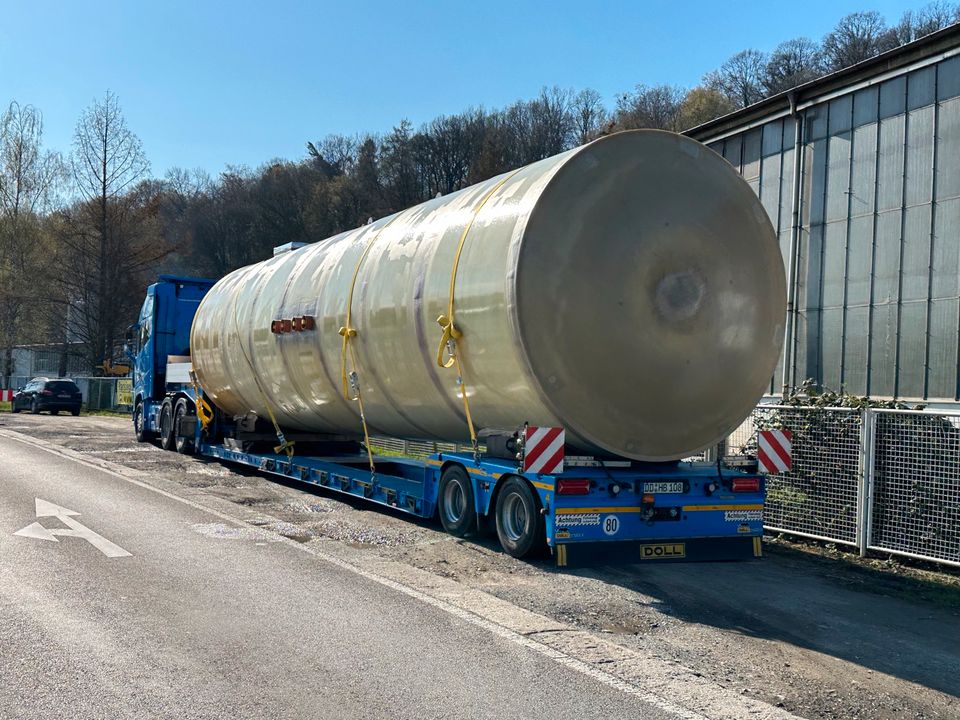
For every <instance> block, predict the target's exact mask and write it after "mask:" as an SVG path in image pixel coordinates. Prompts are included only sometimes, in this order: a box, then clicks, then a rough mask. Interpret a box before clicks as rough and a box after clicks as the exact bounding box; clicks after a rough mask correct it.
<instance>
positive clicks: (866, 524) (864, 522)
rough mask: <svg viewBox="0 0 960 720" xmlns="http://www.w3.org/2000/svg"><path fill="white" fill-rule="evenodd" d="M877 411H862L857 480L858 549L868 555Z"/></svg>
mask: <svg viewBox="0 0 960 720" xmlns="http://www.w3.org/2000/svg"><path fill="white" fill-rule="evenodd" d="M875 431H876V413H875V412H874V410H873V409H872V408H868V407H867V408H863V410H861V412H860V473H859V475H860V477H859V479H858V482H857V549H858V550H859V551H860V557H866V555H867V547H868V546H869V545H870V520H871V518H870V515H871V512H870V507H871V505H872V502H871V500H872V498H873V457H874V454H875V453H874V451H875V449H876V432H875Z"/></svg>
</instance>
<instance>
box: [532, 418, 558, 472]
mask: <svg viewBox="0 0 960 720" xmlns="http://www.w3.org/2000/svg"><path fill="white" fill-rule="evenodd" d="M565 442H566V440H565V433H564V432H563V428H558V427H527V430H526V434H525V435H524V443H523V448H524V451H523V469H524V472H532V473H541V474H543V475H552V474H556V473H562V472H563V446H564V443H565Z"/></svg>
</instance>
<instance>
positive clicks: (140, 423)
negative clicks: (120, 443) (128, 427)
mask: <svg viewBox="0 0 960 720" xmlns="http://www.w3.org/2000/svg"><path fill="white" fill-rule="evenodd" d="M146 428H147V419H146V418H145V417H144V415H143V403H142V402H139V403H137V405H136V407H135V408H134V409H133V432H134V434H135V435H136V436H137V442H142V443H143V442H150V441H151V440H153V433H152V432H150V431H149V430H147V429H146Z"/></svg>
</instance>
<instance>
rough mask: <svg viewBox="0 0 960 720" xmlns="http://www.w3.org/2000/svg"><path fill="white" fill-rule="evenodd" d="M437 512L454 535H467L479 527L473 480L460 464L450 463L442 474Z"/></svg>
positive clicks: (447, 529)
mask: <svg viewBox="0 0 960 720" xmlns="http://www.w3.org/2000/svg"><path fill="white" fill-rule="evenodd" d="M437 512H439V513H440V523H441V524H442V525H443V529H444V530H446V531H447V532H448V533H450V534H451V535H453V536H454V537H461V538H462V537H467V536H468V535H470V533H472V532H473V531H474V530H475V529H476V527H477V509H476V502H474V498H473V482H472V481H471V480H470V476H469V475H468V474H467V471H466V470H464V469H463V467H461V466H460V465H450V466H449V467H448V468H447V469H446V470H444V471H443V475H441V476H440V494H439V497H438V498H437Z"/></svg>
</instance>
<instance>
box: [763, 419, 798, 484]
mask: <svg viewBox="0 0 960 720" xmlns="http://www.w3.org/2000/svg"><path fill="white" fill-rule="evenodd" d="M757 445H758V451H757V462H758V463H759V465H760V472H765V473H767V474H770V475H776V474H777V473H784V472H789V470H790V468H791V466H792V464H793V463H792V458H791V454H792V452H793V433H791V432H790V431H789V430H761V431H760V434H759V436H758V437H757Z"/></svg>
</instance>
